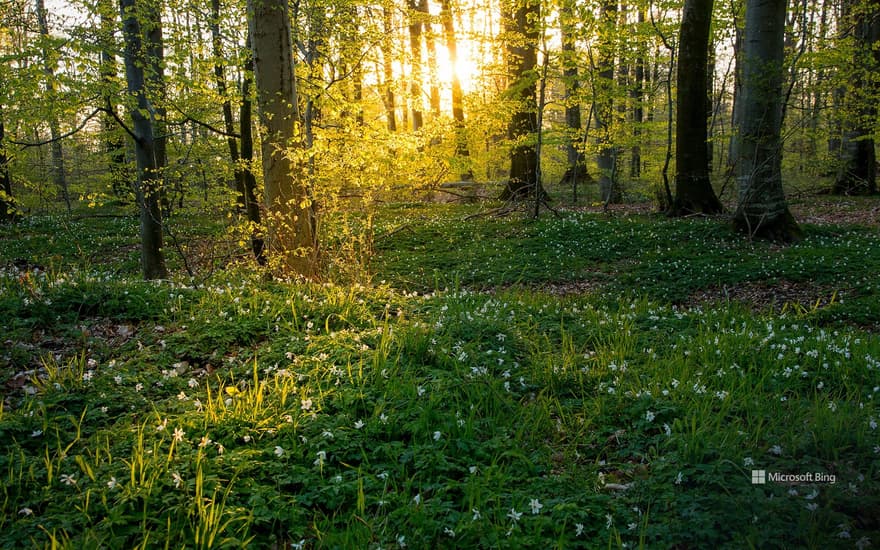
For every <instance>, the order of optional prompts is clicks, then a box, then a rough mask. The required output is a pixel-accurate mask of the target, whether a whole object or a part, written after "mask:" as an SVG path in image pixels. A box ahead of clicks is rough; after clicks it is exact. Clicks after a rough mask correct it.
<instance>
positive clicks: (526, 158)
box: [501, 0, 546, 200]
mask: <svg viewBox="0 0 880 550" xmlns="http://www.w3.org/2000/svg"><path fill="white" fill-rule="evenodd" d="M504 10H505V27H506V29H507V34H508V36H509V37H510V38H509V39H508V41H507V43H506V49H507V71H508V75H509V79H510V80H509V85H508V88H507V91H506V92H505V93H506V95H507V97H508V98H510V100H511V101H512V102H513V103H514V112H513V114H512V115H511V117H510V123H509V124H508V126H507V136H508V138H509V139H510V140H511V141H512V142H513V144H512V146H511V149H510V174H509V177H508V180H507V186H506V187H505V189H504V191H503V192H502V194H501V198H502V200H524V199H527V198H528V197H534V193H536V192H537V193H541V194H542V195H543V194H546V191H544V189H543V188H540V189H537V186H536V185H535V184H536V183H540V182H537V170H538V158H537V151H536V147H535V142H534V141H533V139H532V136H533V135H534V134H535V132H537V131H538V130H539V128H538V113H537V111H538V108H537V100H536V97H535V94H536V88H535V84H536V81H537V78H536V74H535V69H536V67H537V65H538V53H537V52H538V31H537V28H536V25H537V22H538V18H539V16H540V4H539V3H538V2H537V1H535V0H522V1H517V2H512V1H511V0H507V2H506V3H505V5H504Z"/></svg>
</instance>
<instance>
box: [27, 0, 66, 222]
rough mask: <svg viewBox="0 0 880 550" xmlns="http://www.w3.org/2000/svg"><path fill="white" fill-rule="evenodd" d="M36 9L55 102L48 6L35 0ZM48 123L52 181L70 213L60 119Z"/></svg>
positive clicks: (48, 91)
mask: <svg viewBox="0 0 880 550" xmlns="http://www.w3.org/2000/svg"><path fill="white" fill-rule="evenodd" d="M34 7H35V11H36V14H37V26H38V28H39V31H40V38H41V41H40V42H41V44H40V45H41V49H42V52H41V55H42V57H43V60H42V61H43V74H44V75H45V78H46V82H45V90H46V96H47V98H48V99H49V101H55V97H54V96H55V94H56V91H57V84H56V82H55V68H56V67H55V65H56V63H55V58H54V55H55V50H54V47H53V44H52V42H53V40H52V38H51V36H50V35H49V20H48V12H47V11H46V6H45V3H44V2H43V0H35V2H34ZM48 122H49V135H50V136H51V143H50V144H49V151H50V155H51V157H52V164H51V167H52V169H51V171H50V172H51V175H52V181H53V182H54V183H55V186H56V187H58V193H59V194H60V195H61V199H62V200H63V201H64V204H65V206H66V207H67V211H68V212H70V191H69V189H68V187H67V172H66V171H65V169H64V150H63V148H62V145H61V130H60V129H59V127H58V119H57V118H55V115H54V114H51V115H50V116H49V121H48Z"/></svg>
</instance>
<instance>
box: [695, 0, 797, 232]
mask: <svg viewBox="0 0 880 550" xmlns="http://www.w3.org/2000/svg"><path fill="white" fill-rule="evenodd" d="M786 4H787V1H786V0H748V2H747V4H746V28H745V37H744V40H743V52H742V60H743V71H742V91H741V93H740V94H739V95H738V97H737V100H738V101H739V102H740V105H739V106H738V109H739V114H740V118H739V144H738V147H737V149H738V151H739V160H738V162H737V178H736V179H737V188H738V198H739V203H738V206H737V210H736V214H735V216H734V225H735V227H736V228H737V229H739V230H741V231H744V232H746V233H748V235H749V236H757V237H765V238H768V239H770V240H774V241H783V242H787V241H793V240H797V239H799V238H800V234H801V232H800V228H799V227H798V225H797V222H796V221H795V219H794V217H793V216H792V215H791V212H790V211H789V210H788V204H787V203H786V200H785V192H784V191H783V189H782V139H781V130H782V101H783V96H782V80H783V74H784V67H783V63H784V59H785V55H784V54H785V51H784V43H783V42H784V35H785V11H786ZM702 113H705V111H701V114H702Z"/></svg>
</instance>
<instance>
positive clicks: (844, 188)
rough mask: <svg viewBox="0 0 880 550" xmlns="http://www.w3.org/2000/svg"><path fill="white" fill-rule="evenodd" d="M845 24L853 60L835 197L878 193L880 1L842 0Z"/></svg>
mask: <svg viewBox="0 0 880 550" xmlns="http://www.w3.org/2000/svg"><path fill="white" fill-rule="evenodd" d="M843 4H844V18H843V19H844V22H845V23H847V24H851V29H852V31H851V32H852V42H853V45H852V50H853V61H852V67H851V70H849V71H846V74H847V75H849V76H851V78H850V80H849V82H847V83H846V88H845V89H844V90H845V91H844V94H845V99H844V103H845V104H846V108H845V109H844V111H845V112H844V113H843V117H844V124H843V131H842V134H841V136H840V148H839V163H840V166H839V168H838V171H837V175H836V177H835V180H834V186H833V189H832V191H833V192H834V193H835V194H841V195H851V194H873V193H876V192H877V156H876V151H875V147H874V134H875V131H876V129H877V127H878V123H877V112H878V110H877V101H878V99H880V98H878V91H880V82H878V79H877V71H878V70H880V2H878V0H865V1H864V2H861V3H859V2H856V1H855V0H844V2H843Z"/></svg>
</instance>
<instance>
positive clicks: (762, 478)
mask: <svg viewBox="0 0 880 550" xmlns="http://www.w3.org/2000/svg"><path fill="white" fill-rule="evenodd" d="M766 483H767V471H766V470H752V485H766Z"/></svg>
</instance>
